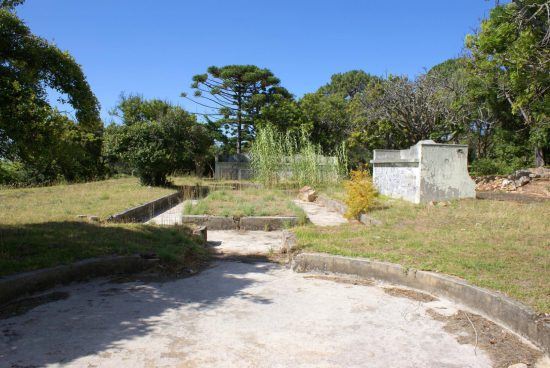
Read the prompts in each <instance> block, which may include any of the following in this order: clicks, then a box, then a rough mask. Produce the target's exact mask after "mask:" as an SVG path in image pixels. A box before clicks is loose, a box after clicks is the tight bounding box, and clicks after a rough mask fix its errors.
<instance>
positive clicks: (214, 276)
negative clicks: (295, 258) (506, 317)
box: [0, 261, 491, 368]
mask: <svg viewBox="0 0 550 368" xmlns="http://www.w3.org/2000/svg"><path fill="white" fill-rule="evenodd" d="M55 291H57V292H68V293H69V294H70V296H69V297H68V298H67V299H64V300H58V301H54V302H50V303H47V304H43V305H40V306H38V307H36V308H34V309H32V310H31V311H29V312H27V313H25V314H23V315H20V316H16V317H12V318H9V319H4V320H0V362H1V364H0V365H1V366H3V367H4V366H5V367H21V366H47V367H60V366H63V367H222V366H223V367H290V366H292V367H359V366H369V367H457V368H458V367H490V366H491V362H490V361H489V358H488V357H487V355H486V354H485V353H484V352H482V351H479V350H478V351H477V355H476V354H475V353H474V347H473V346H471V345H461V344H459V343H458V342H457V341H456V338H455V337H454V336H452V335H450V334H448V333H446V332H445V331H444V330H443V324H442V323H441V322H439V321H436V320H434V319H432V318H431V317H429V316H428V315H427V314H426V311H427V309H428V308H430V307H434V306H433V305H430V303H424V302H419V301H413V300H409V299H404V298H398V297H394V296H391V295H388V294H386V293H385V292H384V291H383V290H382V289H381V288H380V287H377V286H368V285H353V284H349V283H338V282H334V281H330V280H324V279H318V278H311V277H308V276H307V274H297V273H294V272H292V271H290V270H288V269H286V268H283V267H281V266H279V265H276V264H272V263H252V264H250V263H241V262H233V261H219V262H216V263H214V264H213V265H212V267H210V268H209V269H207V270H205V271H203V272H202V273H200V274H197V275H195V276H193V277H188V278H182V279H176V280H173V281H168V282H164V283H144V282H128V283H122V284H120V283H119V284H117V283H112V282H107V281H101V280H96V281H94V282H88V283H82V284H74V285H71V286H67V287H62V288H58V289H56V290H55ZM437 308H438V310H440V311H441V310H442V309H445V308H449V310H450V311H452V310H453V306H452V305H451V304H448V303H447V304H445V303H441V301H439V302H438V304H437Z"/></svg>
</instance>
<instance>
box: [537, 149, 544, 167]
mask: <svg viewBox="0 0 550 368" xmlns="http://www.w3.org/2000/svg"><path fill="white" fill-rule="evenodd" d="M541 166H544V151H543V149H542V148H540V147H536V148H535V167H541Z"/></svg>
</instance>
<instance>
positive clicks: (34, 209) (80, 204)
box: [0, 177, 175, 224]
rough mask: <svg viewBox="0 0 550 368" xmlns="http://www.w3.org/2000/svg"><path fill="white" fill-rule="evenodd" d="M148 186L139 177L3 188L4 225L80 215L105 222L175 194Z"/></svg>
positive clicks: (1, 220)
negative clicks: (141, 205) (104, 220)
mask: <svg viewBox="0 0 550 368" xmlns="http://www.w3.org/2000/svg"><path fill="white" fill-rule="evenodd" d="M174 191H175V190H174V189H170V188H158V187H147V186H142V185H140V184H139V180H138V179H137V178H132V177H129V178H120V179H110V180H102V181H94V182H89V183H82V184H67V185H54V186H50V187H38V188H18V189H0V224H27V223H36V222H45V221H66V220H69V221H70V220H75V218H76V216H77V215H95V216H99V217H100V218H102V219H104V218H106V217H108V216H109V215H113V214H115V213H117V212H120V211H122V210H124V209H126V208H130V207H134V206H137V205H139V204H143V203H146V202H148V201H151V200H153V199H156V198H159V197H162V196H164V195H167V194H170V193H173V192H174Z"/></svg>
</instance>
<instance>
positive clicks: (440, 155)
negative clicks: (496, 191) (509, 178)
mask: <svg viewBox="0 0 550 368" xmlns="http://www.w3.org/2000/svg"><path fill="white" fill-rule="evenodd" d="M467 157H468V147H467V146H464V145H455V144H437V143H435V142H433V141H420V142H418V143H417V144H416V145H414V146H412V147H410V148H408V149H404V150H374V158H373V160H372V161H371V163H372V164H373V181H374V185H375V186H376V188H377V189H378V191H379V192H380V193H381V194H383V195H387V196H389V197H393V198H401V199H405V200H407V201H410V202H414V203H424V202H429V201H445V200H450V199H456V198H475V184H474V182H473V180H472V179H471V178H470V176H469V175H468V168H467V163H468V162H467Z"/></svg>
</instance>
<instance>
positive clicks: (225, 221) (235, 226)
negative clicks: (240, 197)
mask: <svg viewBox="0 0 550 368" xmlns="http://www.w3.org/2000/svg"><path fill="white" fill-rule="evenodd" d="M181 221H182V223H183V224H194V225H199V226H206V227H207V228H208V230H249V231H259V230H263V231H272V230H281V229H285V228H288V227H292V226H297V225H298V218H297V217H296V216H253V217H240V218H239V217H223V216H210V215H183V216H182V218H181Z"/></svg>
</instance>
